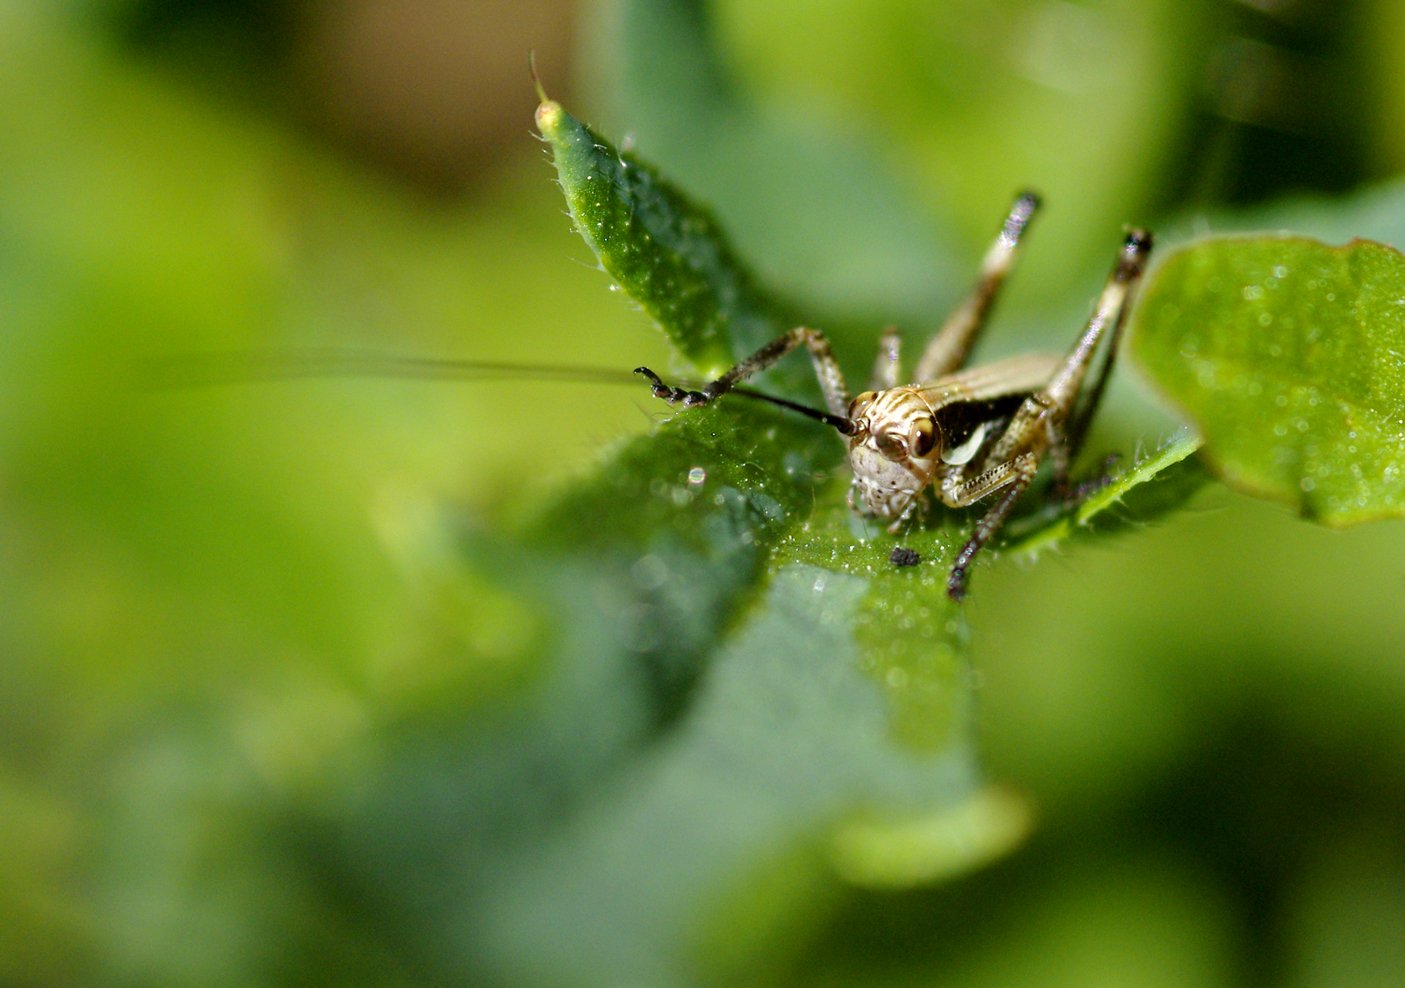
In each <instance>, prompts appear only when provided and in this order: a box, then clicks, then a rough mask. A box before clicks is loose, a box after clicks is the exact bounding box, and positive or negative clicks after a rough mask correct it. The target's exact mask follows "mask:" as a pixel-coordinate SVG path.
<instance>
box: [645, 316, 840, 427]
mask: <svg viewBox="0 0 1405 988" xmlns="http://www.w3.org/2000/svg"><path fill="white" fill-rule="evenodd" d="M801 345H803V346H804V347H805V348H806V349H807V350H809V351H810V361H811V363H813V364H814V366H815V376H816V377H818V378H819V382H820V390H821V391H822V392H823V393H824V403H825V407H826V408H828V409H829V412H830V415H831V416H834V417H836V418H839V419H843V420H844V421H846V422H847V418H846V416H847V414H848V411H849V389H848V387H847V386H846V385H845V383H844V372H843V371H841V370H840V369H839V363H838V362H837V361H836V360H835V359H834V354H833V352H832V351H831V350H830V347H829V340H828V339H827V338H826V337H825V335H824V333H821V332H820V331H819V330H818V329H810V328H808V327H805V326H797V327H796V328H795V329H792V330H791V331H790V332H788V333H786V334H785V335H784V336H779V337H777V338H776V339H774V340H772V341H771V342H770V343H767V344H766V345H765V346H763V347H762V348H761V349H760V350H757V351H756V352H755V353H753V354H752V355H751V356H750V357H747V358H746V359H745V360H743V361H742V362H741V363H739V364H737V365H736V366H735V367H733V368H732V369H731V370H729V371H727V373H725V374H723V375H722V376H721V377H719V378H717V380H715V381H712V382H711V383H709V384H706V385H704V386H703V387H702V389H701V390H698V391H689V390H687V389H685V388H674V387H670V386H669V385H667V384H664V383H663V381H661V380H659V376H658V375H657V374H655V373H654V372H653V371H651V370H649V368H647V367H636V368H635V369H634V373H636V374H639V375H642V376H643V377H645V378H647V379H648V381H649V383H650V385H651V388H650V390H651V391H652V392H653V395H654V397H655V398H662V399H663V400H664V401H666V402H668V403H669V404H670V405H679V404H681V405H683V406H684V407H685V408H690V407H693V406H695V405H706V404H708V403H710V402H711V401H713V400H714V399H716V398H720V397H721V396H722V395H724V394H726V393H727V392H728V391H731V390H732V389H733V388H734V387H736V386H737V385H738V384H740V383H741V382H742V381H745V380H746V379H747V378H749V377H751V375H753V374H759V373H761V371H764V370H765V369H766V368H768V367H770V366H771V365H772V364H774V363H775V362H776V361H778V360H780V359H781V358H782V357H784V356H785V355H786V354H787V353H789V352H790V351H792V350H794V349H795V348H796V347H798V346H801ZM788 407H794V406H788ZM831 424H833V423H831Z"/></svg>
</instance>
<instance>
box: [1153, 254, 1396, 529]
mask: <svg viewBox="0 0 1405 988" xmlns="http://www.w3.org/2000/svg"><path fill="white" fill-rule="evenodd" d="M1402 299H1405V258H1402V257H1401V255H1400V253H1399V252H1397V251H1396V250H1394V249H1392V248H1390V247H1386V246H1383V245H1381V244H1377V243H1372V242H1369V241H1356V242H1353V243H1351V244H1348V245H1347V246H1345V247H1329V246H1327V245H1325V244H1322V243H1318V242H1317V241H1313V240H1308V239H1305V238H1299V237H1281V236H1279V237H1243V238H1226V239H1219V240H1209V241H1205V242H1203V243H1199V244H1195V245H1193V246H1191V247H1189V248H1187V249H1185V250H1183V251H1180V252H1179V253H1177V254H1175V255H1174V256H1172V257H1171V258H1169V259H1168V260H1167V261H1166V263H1164V264H1163V265H1161V267H1159V268H1158V269H1157V271H1156V272H1155V273H1154V275H1153V276H1152V279H1151V283H1150V284H1149V285H1148V287H1147V290H1146V293H1145V295H1144V297H1143V301H1142V305H1141V308H1140V310H1139V311H1140V318H1139V319H1138V320H1137V326H1136V331H1135V334H1134V339H1133V344H1132V346H1133V350H1134V352H1135V354H1136V355H1137V357H1138V358H1139V359H1140V360H1141V362H1142V364H1143V366H1145V367H1146V369H1147V370H1148V372H1149V373H1150V374H1151V375H1152V376H1153V377H1154V379H1155V380H1156V382H1157V383H1158V384H1159V385H1160V386H1161V387H1162V388H1163V389H1164V390H1165V392H1166V394H1167V395H1168V396H1169V397H1170V398H1171V399H1172V400H1173V401H1175V402H1176V403H1177V404H1178V405H1180V406H1181V407H1182V408H1183V409H1184V410H1185V412H1186V413H1187V414H1188V415H1189V416H1190V417H1191V419H1192V420H1194V421H1195V422H1196V424H1197V425H1198V426H1199V427H1200V429H1201V431H1202V433H1203V434H1204V437H1205V455H1206V456H1207V457H1208V459H1209V460H1210V462H1211V464H1212V465H1213V467H1214V469H1215V470H1216V472H1217V473H1219V474H1220V475H1221V476H1222V477H1223V478H1224V479H1225V480H1226V481H1228V482H1229V483H1231V484H1233V485H1234V486H1236V487H1239V488H1241V489H1243V490H1246V491H1249V492H1251V493H1255V494H1259V495H1262V496H1265V497H1271V498H1276V499H1279V500H1283V501H1287V502H1289V503H1291V504H1293V505H1294V506H1295V507H1296V508H1297V509H1298V511H1300V512H1301V513H1302V514H1303V515H1304V516H1305V517H1308V518H1313V519H1316V520H1318V521H1321V522H1323V523H1325V524H1329V525H1350V524H1355V523H1357V522H1363V521H1369V520H1372V519H1375V518H1383V517H1394V516H1399V515H1400V514H1402V513H1405V442H1402V439H1405V357H1402V355H1405V306H1402V303H1401V300H1402Z"/></svg>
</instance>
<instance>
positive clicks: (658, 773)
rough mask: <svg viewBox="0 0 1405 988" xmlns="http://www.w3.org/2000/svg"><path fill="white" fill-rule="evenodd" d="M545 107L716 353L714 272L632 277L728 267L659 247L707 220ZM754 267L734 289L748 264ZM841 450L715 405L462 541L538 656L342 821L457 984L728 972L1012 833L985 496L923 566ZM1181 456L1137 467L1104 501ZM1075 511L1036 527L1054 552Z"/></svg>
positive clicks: (675, 318) (731, 277)
mask: <svg viewBox="0 0 1405 988" xmlns="http://www.w3.org/2000/svg"><path fill="white" fill-rule="evenodd" d="M545 106H546V107H547V112H546V114H545V116H546V117H547V120H546V124H545V126H544V127H543V130H544V132H545V133H547V135H548V137H549V138H550V139H551V141H552V144H553V147H556V146H557V145H560V146H561V148H562V153H563V155H569V156H573V159H572V160H571V162H570V163H569V165H568V166H567V167H563V168H562V174H563V185H564V186H566V189H567V194H568V196H571V195H573V194H576V193H577V192H578V191H579V189H581V188H582V187H584V188H590V189H598V188H603V189H604V190H605V196H606V197H614V200H613V201H611V200H610V199H608V198H605V199H601V198H597V199H593V200H591V201H590V202H589V203H587V204H585V205H587V206H588V207H589V211H587V209H586V208H584V206H583V208H581V209H580V210H575V209H573V212H574V214H575V215H576V216H577V217H578V218H579V219H581V220H582V227H583V229H582V233H583V235H584V236H585V237H586V239H587V241H588V242H589V243H590V244H591V245H592V247H595V248H596V249H597V250H599V252H600V256H601V261H602V264H603V265H604V266H605V267H606V268H607V270H620V271H622V272H623V273H624V277H625V278H627V279H629V280H628V281H627V282H626V287H628V288H629V289H630V290H631V292H633V291H636V290H637V291H639V292H640V295H641V297H640V299H639V301H641V302H642V303H644V304H646V305H651V304H652V305H654V310H655V313H656V318H658V319H659V320H660V321H661V323H662V324H663V326H664V329H665V330H666V331H667V332H668V333H669V335H670V336H671V337H674V338H678V339H681V340H684V341H692V342H696V340H698V339H699V337H698V336H697V335H696V334H693V333H692V331H691V329H690V327H696V326H697V325H699V324H701V323H702V322H704V321H705V320H703V319H699V318H697V312H699V311H701V312H704V313H706V312H714V311H717V307H716V305H715V298H714V297H713V295H712V294H711V293H712V292H713V290H714V286H713V284H712V282H711V281H709V280H708V278H707V277H706V276H704V275H701V274H700V275H698V284H700V285H701V286H702V288H701V289H700V290H699V291H698V292H695V293H694V294H693V295H692V296H690V298H689V299H688V300H687V301H686V302H685V303H683V304H677V305H665V304H655V303H658V302H659V300H658V299H655V298H653V295H652V293H653V291H654V288H653V282H652V281H651V279H650V278H648V277H640V276H638V272H641V271H642V272H649V271H658V270H670V271H676V270H679V269H680V267H679V266H681V265H683V259H684V258H686V257H689V256H695V257H703V258H713V259H715V258H719V257H724V256H728V255H727V254H726V253H725V252H724V251H723V249H722V248H721V245H720V243H713V244H706V243H700V242H699V241H698V240H697V239H695V238H692V239H690V238H683V240H682V241H679V240H676V239H674V240H670V239H669V237H672V236H673V233H671V232H670V231H678V230H680V229H682V228H683V226H684V223H683V221H682V219H681V217H682V216H686V215H692V207H690V206H689V205H688V204H687V202H686V199H685V198H684V197H683V196H682V195H681V194H680V193H678V192H676V191H668V192H667V193H660V192H659V191H658V190H660V189H662V188H664V187H665V186H664V185H663V183H662V182H661V181H660V180H658V179H657V177H656V176H653V175H652V174H651V173H648V172H646V171H645V169H644V166H643V165H642V164H641V163H638V162H634V161H631V162H630V163H629V165H628V166H627V167H628V170H629V171H631V172H632V173H633V174H635V175H643V174H649V176H650V177H649V180H648V182H647V183H644V184H641V183H638V182H635V181H632V180H631V181H615V180H613V179H611V180H610V181H608V182H602V181H600V180H599V179H593V178H585V179H581V180H580V181H578V178H579V177H580V176H601V175H608V174H612V172H611V169H613V168H616V167H618V166H619V158H618V155H617V153H616V152H615V151H614V149H613V148H611V147H610V146H609V144H608V143H607V142H605V141H604V140H602V139H600V138H599V137H598V136H595V135H593V134H590V133H589V132H588V131H586V130H585V129H584V128H583V127H580V125H579V124H576V123H574V121H572V120H571V119H570V118H569V117H568V116H567V115H566V114H565V113H564V111H560V110H559V109H558V108H556V107H555V105H554V104H551V103H547V104H545ZM596 158H598V159H599V160H592V159H596ZM614 174H616V175H617V174H618V173H614ZM641 195H647V196H652V197H653V199H652V202H651V204H650V207H649V208H650V209H652V210H653V211H654V212H655V219H654V220H653V221H651V222H653V226H652V227H651V228H650V229H652V230H655V231H661V235H660V236H658V237H654V236H653V235H652V234H651V235H650V237H649V238H648V239H642V240H635V239H633V238H637V237H638V236H639V235H638V234H637V233H636V232H634V231H635V228H634V227H631V226H630V225H629V224H626V223H621V222H619V221H618V218H619V217H628V216H631V215H638V210H637V209H636V208H635V207H636V205H638V203H637V202H636V197H638V196H641ZM673 209H678V210H680V213H679V214H677V215H671V214H670V210H673ZM600 217H604V218H605V220H606V223H605V227H604V228H605V229H607V230H608V231H610V235H609V236H605V237H601V236H600V235H599V231H600V229H601V228H600V227H599V226H593V225H592V224H593V223H594V222H595V219H597V218H600ZM611 217H614V218H615V219H611ZM707 229H708V230H710V229H711V228H707ZM693 233H694V234H696V236H697V237H702V236H704V232H703V230H702V229H700V228H694V229H693ZM623 241H628V242H623ZM651 252H652V253H659V252H665V253H666V252H676V253H677V255H678V256H674V257H663V258H651V257H650V256H649V255H650V254H651ZM616 255H618V256H616ZM660 265H663V267H660ZM735 265H736V262H735V261H734V260H730V259H729V260H728V261H727V263H726V265H725V267H724V274H723V279H724V283H733V284H735V283H738V279H741V280H745V279H746V278H747V275H746V273H745V272H744V271H742V270H740V269H739V268H737V267H736V266H735ZM758 298H760V296H759V295H755V294H748V295H745V296H741V297H740V301H735V302H734V305H735V308H734V309H733V312H734V313H736V314H737V315H738V316H742V317H753V316H754V317H756V318H757V319H758V320H759V319H761V318H763V316H762V315H761V314H760V313H758V312H757V311H756V310H753V309H749V308H747V306H748V305H750V304H754V303H755V300H757V299H758ZM699 300H701V301H699ZM663 301H667V300H663ZM694 307H696V308H694ZM675 322H676V323H677V324H675ZM758 324H759V323H758ZM720 338H721V337H720V335H719V336H713V337H711V339H712V340H718V339H720ZM685 345H691V343H686V344H685ZM733 345H736V344H735V341H734V343H733ZM795 363H796V364H798V365H799V368H800V370H801V371H806V366H805V363H804V361H803V359H798V358H797V359H796V361H795ZM842 452H843V443H842V442H841V441H840V440H839V439H838V438H837V437H836V436H835V435H834V434H833V433H832V432H830V431H829V430H826V429H824V428H822V427H819V426H817V425H816V424H815V423H813V422H810V421H807V420H802V419H799V418H797V417H795V416H793V415H790V414H788V413H786V412H783V411H781V410H778V409H775V408H770V407H765V406H755V405H750V404H746V403H743V402H737V401H722V402H719V403H717V404H715V405H712V406H709V407H707V408H701V409H690V410H686V411H680V412H678V413H677V414H674V415H673V416H672V417H670V418H668V419H667V420H666V421H664V422H663V423H662V424H660V425H659V426H658V428H657V429H655V430H654V432H653V433H652V434H651V435H649V436H646V437H640V438H637V439H633V440H630V441H628V442H627V443H624V444H623V445H622V446H621V447H620V448H619V449H618V450H617V451H616V452H615V454H614V455H613V456H612V457H611V458H610V459H608V460H607V461H606V462H605V463H604V464H602V467H601V469H600V470H599V471H598V473H596V474H595V475H594V476H592V477H588V478H584V479H583V480H582V481H581V482H580V483H579V484H577V485H575V486H574V487H572V488H570V489H569V490H567V491H564V492H563V493H562V494H561V495H560V497H559V499H558V501H557V502H556V504H555V505H554V506H552V507H551V508H549V509H548V510H547V511H546V512H545V513H544V514H543V515H542V516H541V517H540V518H538V519H537V520H536V521H535V522H534V523H533V524H531V525H530V526H529V527H528V529H527V531H526V532H525V533H524V537H523V538H522V539H520V540H513V541H505V540H504V539H503V538H502V537H501V536H500V535H485V534H470V535H468V536H466V537H465V538H464V539H463V546H464V552H465V558H466V560H467V561H468V562H469V563H470V564H471V565H472V566H473V568H474V569H475V570H477V571H481V572H484V573H488V572H491V573H493V574H494V575H495V576H496V578H497V580H498V581H499V582H500V583H502V584H504V585H505V587H506V588H507V589H508V590H509V591H511V592H512V593H513V594H514V595H515V596H516V597H518V598H521V599H523V600H527V599H530V600H533V601H535V602H536V604H537V610H538V613H539V615H540V616H541V620H540V622H539V624H538V626H539V627H544V628H546V629H548V633H547V641H546V643H545V648H544V649H543V654H542V655H541V656H539V657H538V658H537V660H536V661H535V662H534V663H532V664H531V667H532V668H533V669H535V670H536V673H535V678H534V679H533V681H531V682H530V683H528V684H524V688H523V689H522V691H521V693H520V694H512V693H508V694H504V695H503V696H502V697H501V698H500V703H499V704H491V705H489V707H490V709H489V710H488V711H487V715H486V716H479V717H478V718H477V719H476V720H475V721H473V722H471V723H465V722H461V721H459V720H457V719H456V718H454V717H453V716H452V715H450V714H449V713H448V712H446V713H445V715H444V716H443V718H442V719H439V720H436V721H434V722H430V723H426V722H425V721H424V720H423V719H422V718H415V719H412V720H407V721H406V722H404V723H403V724H391V725H386V727H385V729H384V730H383V732H382V734H383V736H384V738H385V739H386V748H385V752H384V756H383V758H382V759H381V760H380V762H381V764H380V767H379V769H378V771H377V772H376V773H375V775H374V777H373V778H372V779H370V780H368V779H366V778H365V777H364V776H360V777H357V782H356V786H355V789H354V791H350V792H348V793H347V794H345V797H344V798H345V802H343V803H340V804H339V805H338V804H334V806H333V808H332V810H331V815H332V817H333V819H335V820H338V821H340V823H339V825H338V826H337V830H338V833H339V834H340V838H339V843H340V844H341V846H342V847H343V850H344V854H343V856H342V867H344V868H346V869H347V870H348V871H349V872H350V874H351V875H352V878H351V879H350V881H351V883H352V884H353V885H354V886H355V887H364V888H374V889H380V890H384V891H381V892H380V893H379V894H380V895H382V896H385V897H388V899H389V901H390V904H392V905H393V907H394V908H393V909H392V910H391V912H392V913H393V914H395V915H405V916H409V917H413V918H414V919H413V924H414V925H415V926H416V928H417V930H418V932H417V933H416V934H415V936H416V937H429V938H432V939H433V940H434V941H435V942H437V943H443V942H449V943H452V944H454V947H453V951H454V953H455V957H456V958H457V961H456V962H455V964H454V965H453V967H452V973H453V974H455V975H457V976H459V977H460V978H462V977H463V976H465V975H471V976H472V978H471V979H472V980H480V981H488V982H511V981H516V982H524V983H555V982H562V981H568V980H570V977H571V972H573V971H576V970H577V969H578V967H579V964H580V963H581V960H580V959H581V958H583V957H589V958H590V959H591V961H590V964H591V967H590V970H591V971H592V973H593V974H594V975H595V976H596V977H597V978H599V979H601V980H605V981H608V982H611V983H641V984H662V983H684V982H688V981H697V980H709V978H710V975H715V973H716V968H715V964H716V963H718V962H717V961H715V960H714V959H713V956H712V952H711V949H710V948H707V947H706V946H705V945H706V944H712V943H716V942H719V941H725V942H727V943H728V944H730V945H731V948H730V950H731V953H732V954H733V961H735V959H736V958H735V954H736V953H737V952H738V951H742V952H744V948H741V947H738V946H737V945H736V938H735V936H734V935H733V934H732V933H729V932H728V931H736V930H739V929H744V930H747V931H748V934H747V937H746V938H745V939H746V941H747V942H754V943H763V942H764V941H765V940H766V926H765V924H766V923H767V922H769V921H772V920H774V921H776V922H779V921H781V920H780V919H779V918H778V917H786V916H789V917H794V916H796V915H804V914H805V913H806V911H807V910H814V909H816V908H818V907H817V906H816V903H817V902H823V901H824V897H823V896H817V895H816V890H817V889H822V888H824V887H826V886H827V885H832V884H833V881H834V877H835V876H836V875H838V876H843V877H844V878H846V879H848V880H849V881H853V882H859V883H864V884H871V885H876V886H885V887H895V886H911V885H915V884H920V883H924V882H931V881H936V880H940V879H942V878H945V877H948V876H951V875H953V874H957V873H960V872H961V871H963V870H967V869H970V868H972V867H976V866H978V865H981V864H984V863H985V862H987V861H989V860H991V859H992V858H994V857H997V856H998V855H1000V854H1002V853H1004V852H1005V851H1007V850H1008V849H1009V848H1010V847H1012V846H1013V845H1014V844H1016V843H1018V841H1019V840H1020V839H1021V838H1022V837H1023V835H1024V834H1025V833H1026V832H1027V831H1028V826H1029V814H1028V810H1027V807H1026V806H1025V804H1024V803H1023V801H1022V800H1020V799H1018V798H1017V797H1014V796H1011V795H1010V794H1008V793H1004V792H1002V791H1001V790H998V789H993V788H992V787H990V786H989V784H988V783H987V782H986V780H985V779H984V778H983V775H982V772H981V769H980V765H979V760H978V757H977V750H976V745H975V742H974V707H975V704H974V698H973V695H972V684H971V675H970V671H969V669H968V668H967V664H966V651H967V643H968V632H967V627H966V623H965V619H964V616H963V614H962V612H961V609H960V607H959V606H958V605H956V604H954V603H953V602H952V601H951V600H950V599H949V598H948V597H947V596H946V593H945V584H946V577H947V571H948V567H949V565H950V560H951V559H952V557H953V556H954V555H955V553H956V552H957V550H958V549H959V548H960V546H961V545H962V543H963V542H964V541H965V539H966V537H967V535H968V532H969V527H970V525H971V524H972V521H973V515H974V514H975V513H976V512H979V510H980V508H979V507H978V508H977V509H976V512H972V513H961V514H958V513H951V512H942V513H938V514H936V515H935V517H934V518H933V520H932V521H931V522H930V523H929V525H928V526H927V527H926V528H925V529H924V530H922V531H921V532H919V533H909V534H908V535H907V536H906V537H905V540H906V541H907V542H909V543H914V542H915V543H917V544H918V545H920V546H921V549H922V552H923V556H924V558H925V560H926V562H925V563H924V564H923V565H919V566H915V567H906V568H898V567H895V566H893V565H891V564H890V563H889V562H888V555H889V551H890V549H891V548H892V546H893V544H894V537H893V536H890V535H888V534H886V533H884V532H882V531H881V530H878V529H876V528H875V527H874V526H872V525H870V524H867V523H865V522H863V521H862V520H860V519H858V518H856V517H855V516H854V515H853V514H852V512H850V511H849V509H848V507H847V505H846V503H845V497H844V489H845V487H846V485H847V482H848V478H847V475H846V474H845V473H844V472H843V471H842V470H840V469H839V467H840V461H841V458H842ZM1181 455H1184V451H1183V450H1182V453H1181ZM1174 459H1175V457H1174V456H1166V457H1163V458H1162V459H1161V460H1158V461H1157V462H1156V463H1155V464H1153V465H1146V464H1142V465H1139V468H1138V470H1137V471H1135V472H1134V473H1133V474H1132V475H1129V476H1127V477H1124V478H1122V479H1121V480H1120V481H1119V482H1117V483H1115V484H1114V485H1113V487H1112V488H1111V489H1110V490H1109V492H1108V493H1107V495H1106V496H1105V498H1104V502H1105V503H1106V504H1110V503H1112V500H1113V499H1114V498H1115V497H1116V496H1120V495H1122V494H1124V493H1126V492H1128V491H1129V490H1130V489H1131V488H1132V487H1133V486H1135V484H1136V483H1138V482H1140V481H1141V480H1143V479H1146V478H1147V477H1150V476H1152V475H1154V474H1155V472H1156V471H1157V470H1158V469H1160V468H1161V467H1163V466H1169V465H1170V464H1171V463H1172V462H1173V461H1174ZM1096 510H1097V508H1096V507H1094V508H1090V509H1089V511H1090V512H1093V513H1095V511H1096ZM1064 522H1065V518H1064V515H1063V514H1054V515H1052V516H1050V517H1047V518H1039V519H1038V520H1037V521H1036V522H1034V523H1033V526H1032V528H1033V531H1034V532H1035V533H1036V534H1037V533H1040V532H1043V531H1045V529H1049V530H1050V531H1049V534H1048V537H1047V539H1046V544H1047V542H1048V541H1052V540H1053V539H1054V538H1057V537H1060V536H1061V532H1060V531H1058V526H1060V525H1061V524H1064ZM521 665H523V666H525V665H527V664H526V663H521ZM402 832H412V833H422V834H428V835H429V838H428V839H423V840H421V841H420V842H418V843H416V844H413V845H406V844H405V843H403V842H400V841H397V840H396V839H395V837H396V835H397V834H399V833H402ZM389 875H394V876H396V881H395V882H390V881H387V880H386V876H389ZM446 876H450V877H449V878H448V879H446ZM446 881H448V882H449V887H448V888H447V890H446V886H445V883H446ZM446 902H448V903H450V905H449V906H447V907H446V906H445V905H444V903H446ZM758 903H762V905H758ZM768 917H770V918H771V919H768ZM731 962H732V961H729V963H731Z"/></svg>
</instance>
